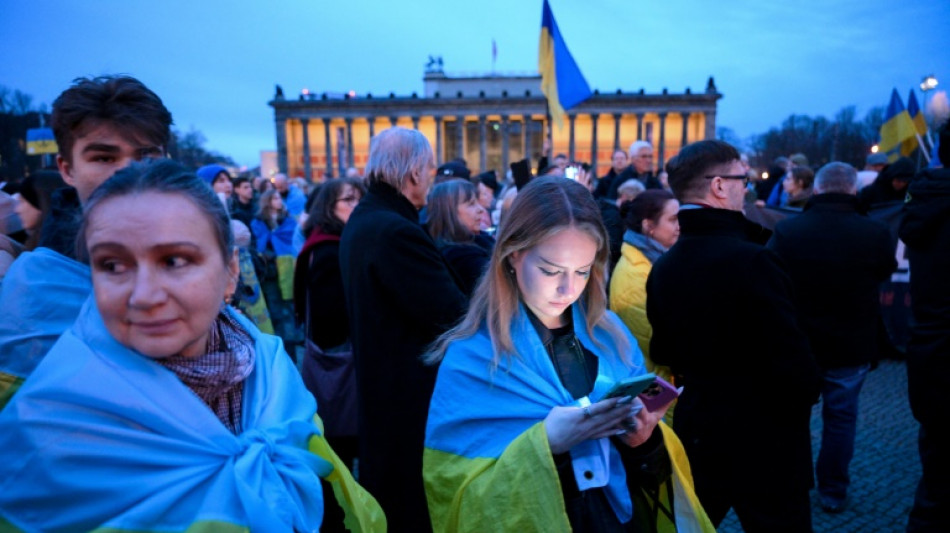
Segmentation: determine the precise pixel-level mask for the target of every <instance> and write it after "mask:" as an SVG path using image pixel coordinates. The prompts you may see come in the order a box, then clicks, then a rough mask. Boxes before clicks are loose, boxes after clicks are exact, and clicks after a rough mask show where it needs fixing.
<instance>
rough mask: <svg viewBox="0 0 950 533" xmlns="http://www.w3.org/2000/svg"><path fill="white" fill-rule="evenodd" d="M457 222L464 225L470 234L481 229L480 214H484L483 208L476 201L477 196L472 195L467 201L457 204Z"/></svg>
mask: <svg viewBox="0 0 950 533" xmlns="http://www.w3.org/2000/svg"><path fill="white" fill-rule="evenodd" d="M456 209H458V217H459V222H461V223H462V225H463V226H465V228H466V229H468V230H469V231H471V232H472V234H475V233H478V232H479V231H481V229H482V216H483V215H484V214H485V208H483V207H482V204H480V203H478V197H476V196H473V197H471V198H469V200H468V201H465V202H462V203H460V204H458V207H457V208H456Z"/></svg>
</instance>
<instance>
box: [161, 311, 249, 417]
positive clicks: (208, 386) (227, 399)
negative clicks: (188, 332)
mask: <svg viewBox="0 0 950 533" xmlns="http://www.w3.org/2000/svg"><path fill="white" fill-rule="evenodd" d="M158 362H159V363H161V364H162V366H164V367H165V368H167V369H169V370H171V371H172V372H174V373H175V375H176V376H178V379H180V380H181V381H182V383H184V384H185V385H187V386H188V388H189V389H191V391H192V392H194V393H195V395H197V396H198V398H200V399H201V401H203V402H204V403H205V405H207V406H208V407H209V408H210V409H211V411H212V412H214V414H215V416H217V417H218V419H219V420H221V422H222V423H223V424H224V425H225V426H226V427H227V428H228V429H229V430H230V431H231V432H232V433H234V434H235V435H236V434H238V433H240V432H241V406H242V400H243V398H244V380H245V379H247V377H248V376H249V375H250V374H251V371H252V370H253V369H254V340H253V339H252V338H251V336H250V335H249V334H248V333H247V332H246V331H244V329H242V328H241V326H240V325H239V324H238V323H237V322H236V321H234V319H232V318H231V317H230V316H228V314H227V313H225V312H224V311H223V310H222V312H221V313H219V314H218V318H216V319H215V321H214V323H213V324H212V325H211V335H210V336H209V337H208V346H207V348H206V351H205V354H204V355H202V356H199V357H183V356H180V355H174V356H172V357H166V358H164V359H159V360H158Z"/></svg>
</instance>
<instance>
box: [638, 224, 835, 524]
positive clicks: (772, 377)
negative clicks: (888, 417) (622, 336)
mask: <svg viewBox="0 0 950 533" xmlns="http://www.w3.org/2000/svg"><path fill="white" fill-rule="evenodd" d="M679 220H680V230H681V233H680V238H679V241H678V242H677V243H676V244H674V245H673V247H672V248H670V250H669V251H668V252H667V253H665V254H663V256H662V257H660V258H659V259H658V260H657V261H656V263H655V264H654V265H653V269H652V271H651V272H650V276H649V278H648V279H647V316H648V318H649V320H650V323H651V324H652V325H653V338H652V339H651V342H650V356H651V357H652V358H653V361H654V362H655V363H657V364H661V365H668V366H670V367H671V369H672V371H673V374H674V376H675V377H676V380H677V385H682V386H684V391H683V395H682V396H681V397H680V399H679V402H678V403H677V406H676V416H675V418H674V429H675V430H676V432H677V434H678V435H679V436H680V438H681V439H682V441H683V445H684V446H685V448H686V452H687V454H688V456H689V459H690V463H691V465H692V469H693V476H694V479H695V481H696V491H697V494H698V495H699V498H700V501H702V500H703V499H704V498H716V497H720V498H726V499H731V501H735V500H734V498H735V497H739V496H740V495H742V496H741V497H746V498H748V495H749V494H760V495H761V494H766V495H768V496H769V498H773V497H774V498H785V499H792V498H797V499H798V500H803V501H804V502H805V510H804V512H805V513H807V490H808V487H810V486H811V483H812V477H811V465H812V463H811V435H810V431H809V420H810V417H811V406H812V404H813V403H814V402H815V400H816V399H817V395H818V369H817V366H816V365H815V361H814V359H813V357H812V355H811V352H810V350H809V347H808V343H807V341H806V339H805V335H804V334H803V332H802V331H801V329H800V328H799V326H798V322H797V319H796V315H795V308H794V305H793V303H792V284H791V279H790V278H789V277H788V274H787V273H786V272H785V269H784V267H783V265H782V263H781V260H780V259H779V258H778V257H777V256H776V255H775V254H774V253H773V252H771V251H769V250H767V249H765V247H764V246H763V244H764V242H765V241H766V240H767V239H768V236H769V232H768V231H767V230H765V229H764V228H762V227H761V226H759V225H757V224H754V223H752V222H750V221H748V220H746V219H745V218H744V217H743V216H742V213H740V212H737V211H728V210H724V209H711V208H696V209H692V208H690V209H683V210H681V211H680V213H679ZM803 493H804V494H803ZM773 518H774V517H773Z"/></svg>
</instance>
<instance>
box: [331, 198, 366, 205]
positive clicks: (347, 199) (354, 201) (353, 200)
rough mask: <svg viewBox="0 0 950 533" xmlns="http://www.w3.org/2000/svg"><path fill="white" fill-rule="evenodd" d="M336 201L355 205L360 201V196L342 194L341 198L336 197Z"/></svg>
mask: <svg viewBox="0 0 950 533" xmlns="http://www.w3.org/2000/svg"><path fill="white" fill-rule="evenodd" d="M336 201H337V202H345V203H347V204H349V205H356V204H358V203H360V197H359V196H344V197H343V198H337V199H336Z"/></svg>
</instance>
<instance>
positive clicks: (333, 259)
mask: <svg viewBox="0 0 950 533" xmlns="http://www.w3.org/2000/svg"><path fill="white" fill-rule="evenodd" d="M308 304H309V309H310V322H309V324H304V325H305V326H308V327H309V334H310V340H312V341H313V342H314V343H316V345H317V346H319V347H320V348H322V349H323V350H328V349H330V348H333V347H335V346H339V345H341V344H343V343H344V342H346V339H347V338H348V337H349V334H350V331H349V328H350V323H349V320H348V319H347V315H346V300H345V298H344V296H343V277H342V276H341V274H340V236H339V235H331V234H329V233H324V232H323V231H322V230H321V229H320V228H316V229H314V230H313V232H312V233H311V234H310V237H309V238H307V241H306V243H305V244H304V247H303V249H302V250H301V251H300V255H299V256H297V265H296V267H295V268H294V312H295V313H296V315H297V322H299V323H304V322H305V321H306V318H307V308H308V307H307V306H308Z"/></svg>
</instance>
